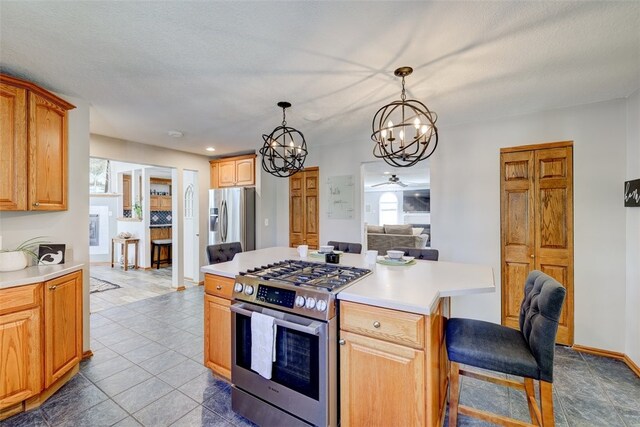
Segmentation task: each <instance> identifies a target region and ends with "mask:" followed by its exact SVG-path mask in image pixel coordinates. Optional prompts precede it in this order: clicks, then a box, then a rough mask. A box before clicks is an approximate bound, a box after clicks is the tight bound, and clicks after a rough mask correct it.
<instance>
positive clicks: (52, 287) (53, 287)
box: [49, 285, 58, 291]
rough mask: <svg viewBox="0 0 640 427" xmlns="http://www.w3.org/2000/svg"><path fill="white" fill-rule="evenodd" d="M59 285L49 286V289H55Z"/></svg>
mask: <svg viewBox="0 0 640 427" xmlns="http://www.w3.org/2000/svg"><path fill="white" fill-rule="evenodd" d="M57 287H58V286H57V285H53V286H49V290H50V291H55V290H56V288H57Z"/></svg>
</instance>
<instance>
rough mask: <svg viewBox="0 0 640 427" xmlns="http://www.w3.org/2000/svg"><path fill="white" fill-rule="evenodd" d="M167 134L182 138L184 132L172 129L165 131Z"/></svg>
mask: <svg viewBox="0 0 640 427" xmlns="http://www.w3.org/2000/svg"><path fill="white" fill-rule="evenodd" d="M167 135H169V136H171V137H173V138H182V137H183V136H184V132H181V131H179V130H175V129H172V130H170V131H167Z"/></svg>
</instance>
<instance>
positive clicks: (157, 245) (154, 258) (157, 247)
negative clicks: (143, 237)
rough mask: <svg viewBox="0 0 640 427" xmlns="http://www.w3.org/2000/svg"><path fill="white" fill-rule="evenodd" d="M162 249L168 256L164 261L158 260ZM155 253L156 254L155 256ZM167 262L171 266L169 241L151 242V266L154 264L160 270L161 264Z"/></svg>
mask: <svg viewBox="0 0 640 427" xmlns="http://www.w3.org/2000/svg"><path fill="white" fill-rule="evenodd" d="M162 248H167V251H168V254H169V256H168V257H167V258H166V259H160V254H161V253H162ZM156 251H157V254H156ZM165 261H166V262H168V263H169V264H171V239H159V240H152V241H151V265H152V266H153V263H154V262H155V263H156V268H157V269H159V268H160V263H161V262H165Z"/></svg>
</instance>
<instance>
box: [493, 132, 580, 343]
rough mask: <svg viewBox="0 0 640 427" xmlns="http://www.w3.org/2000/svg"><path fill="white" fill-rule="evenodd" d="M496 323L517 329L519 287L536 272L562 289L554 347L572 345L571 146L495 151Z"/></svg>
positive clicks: (557, 145)
mask: <svg viewBox="0 0 640 427" xmlns="http://www.w3.org/2000/svg"><path fill="white" fill-rule="evenodd" d="M500 190H501V196H500V204H501V206H500V208H501V209H500V210H501V220H500V228H501V233H500V234H501V246H502V251H501V252H502V256H501V258H502V259H501V263H502V268H501V274H502V324H503V325H506V326H510V327H513V328H516V329H517V328H519V315H520V304H521V302H522V299H523V297H524V284H525V280H526V278H527V275H528V274H529V272H531V271H532V270H540V271H542V272H544V273H546V274H548V275H549V276H551V277H553V278H554V279H556V280H557V281H558V282H560V283H561V284H562V285H563V286H564V287H565V288H566V289H567V296H566V300H565V303H564V306H563V309H562V313H561V315H560V321H559V325H558V335H557V342H558V343H559V344H565V345H572V344H573V142H557V143H551V144H541V145H535V146H524V147H513V148H503V149H501V150H500Z"/></svg>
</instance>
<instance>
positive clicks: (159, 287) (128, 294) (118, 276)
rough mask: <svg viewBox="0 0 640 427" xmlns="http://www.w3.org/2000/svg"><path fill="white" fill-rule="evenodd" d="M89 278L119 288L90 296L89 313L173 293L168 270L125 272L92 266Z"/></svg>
mask: <svg viewBox="0 0 640 427" xmlns="http://www.w3.org/2000/svg"><path fill="white" fill-rule="evenodd" d="M90 275H91V276H92V277H95V278H97V279H102V280H106V281H107V282H111V283H115V284H117V285H120V286H121V288H120V289H112V290H109V291H105V292H96V293H93V294H91V296H90V301H91V313H97V312H99V311H102V310H106V309H109V308H113V307H118V306H121V305H124V304H129V303H132V302H136V301H140V300H144V299H147V298H152V297H157V296H159V295H163V294H166V293H169V292H174V291H175V289H174V288H172V287H171V267H170V266H169V267H165V268H161V269H151V270H128V271H124V269H123V268H122V267H119V266H116V267H114V268H111V266H109V265H92V266H91V270H90Z"/></svg>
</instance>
